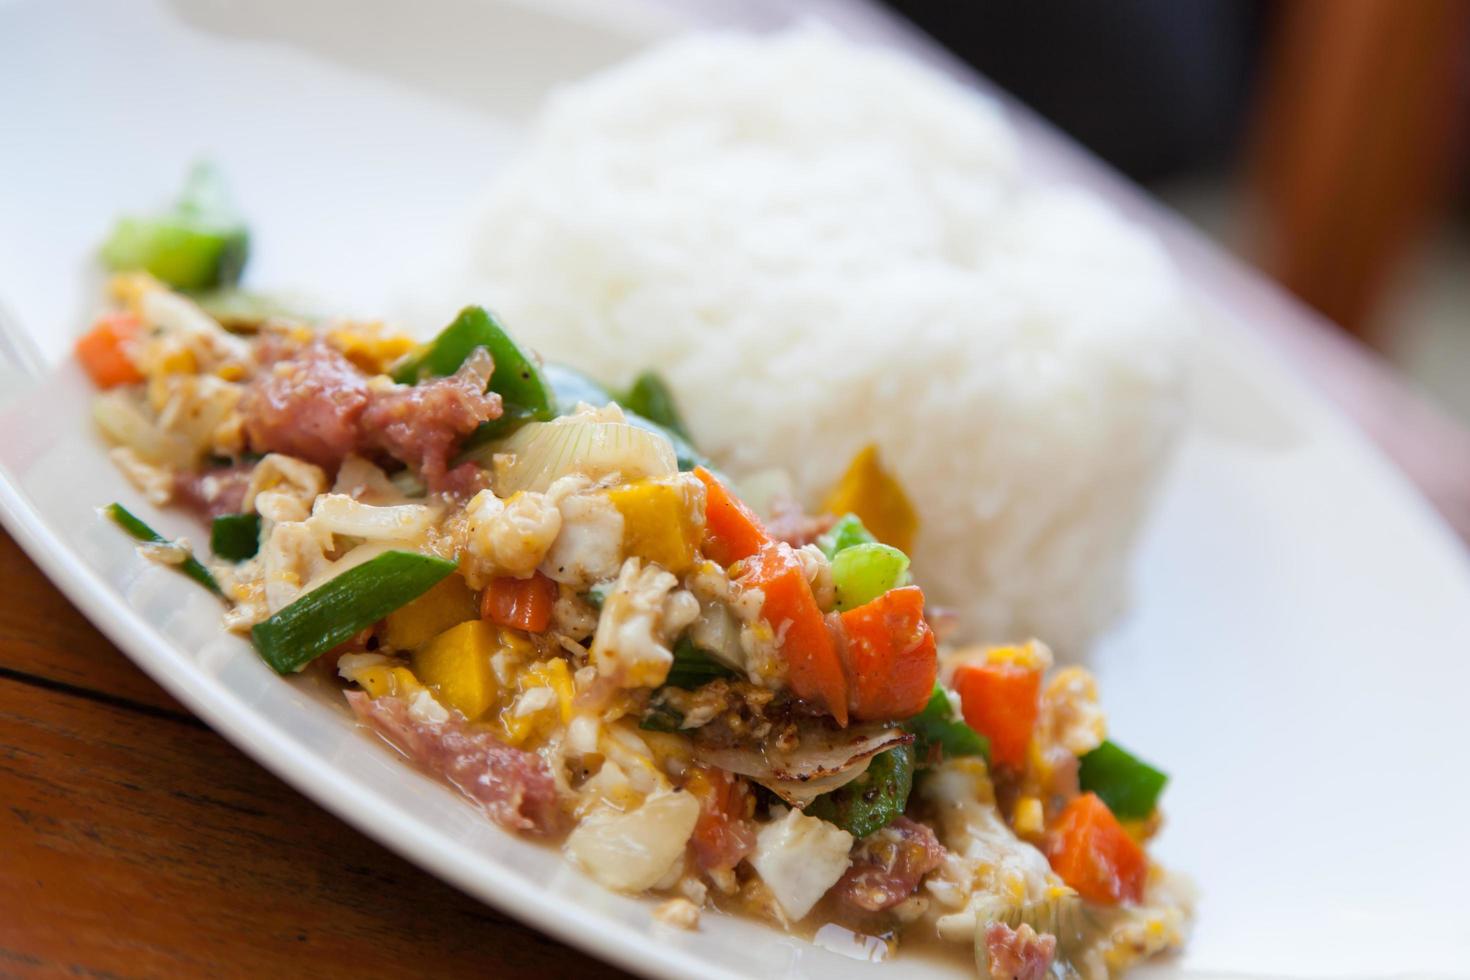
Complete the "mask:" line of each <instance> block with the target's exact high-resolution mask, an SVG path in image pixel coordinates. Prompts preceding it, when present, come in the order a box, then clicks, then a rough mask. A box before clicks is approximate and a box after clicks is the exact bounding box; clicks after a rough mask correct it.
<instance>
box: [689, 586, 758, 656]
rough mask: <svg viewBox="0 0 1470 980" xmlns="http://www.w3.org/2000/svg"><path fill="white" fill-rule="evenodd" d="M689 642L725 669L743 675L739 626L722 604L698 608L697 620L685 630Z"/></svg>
mask: <svg viewBox="0 0 1470 980" xmlns="http://www.w3.org/2000/svg"><path fill="white" fill-rule="evenodd" d="M689 639H691V640H693V641H694V645H695V646H696V647H698V648H699V649H701V650H703V651H705V652H706V653H708V654H709V655H710V656H711V657H714V658H715V659H716V660H718V661H719V662H720V663H722V664H724V665H725V666H726V667H729V668H731V669H732V670H737V671H739V672H740V673H742V674H743V673H745V651H744V649H743V648H742V647H741V646H740V622H739V620H737V619H736V618H735V614H734V613H732V612H730V608H729V607H728V606H726V605H725V604H724V603H722V602H718V601H710V602H701V603H700V604H699V618H698V619H696V620H695V621H694V625H692V626H690V627H689Z"/></svg>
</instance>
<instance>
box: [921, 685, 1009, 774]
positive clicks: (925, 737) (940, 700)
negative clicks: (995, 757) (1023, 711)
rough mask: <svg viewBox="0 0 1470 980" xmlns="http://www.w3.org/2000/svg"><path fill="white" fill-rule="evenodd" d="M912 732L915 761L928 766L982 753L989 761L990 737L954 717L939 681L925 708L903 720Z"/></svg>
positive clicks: (951, 705) (947, 697) (952, 707)
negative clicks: (945, 760)
mask: <svg viewBox="0 0 1470 980" xmlns="http://www.w3.org/2000/svg"><path fill="white" fill-rule="evenodd" d="M903 727H904V728H906V729H908V730H909V731H911V732H913V733H914V756H915V758H916V759H917V760H918V764H919V765H921V766H923V765H929V764H931V763H937V762H941V761H943V760H944V759H956V758H959V757H960V756H966V755H979V756H984V757H985V761H986V762H989V761H990V740H989V739H987V738H986V737H985V736H984V735H981V734H980V733H979V732H977V731H975V729H973V728H971V727H970V726H969V725H967V724H965V721H964V719H963V718H956V717H955V711H954V705H953V704H951V703H950V700H949V695H948V694H946V693H945V691H944V688H943V687H941V686H940V685H938V684H935V685H934V693H933V694H932V695H930V697H929V703H928V704H926V705H924V710H923V711H920V712H919V713H918V714H916V715H914V716H913V717H912V718H910V719H909V720H908V721H906V722H904V723H903Z"/></svg>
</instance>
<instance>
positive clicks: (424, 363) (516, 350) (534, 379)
mask: <svg viewBox="0 0 1470 980" xmlns="http://www.w3.org/2000/svg"><path fill="white" fill-rule="evenodd" d="M477 347H483V348H485V349H486V350H487V351H489V352H490V356H491V358H493V359H494V361H495V373H494V374H492V375H491V376H490V384H489V387H488V389H487V390H489V391H493V392H495V393H497V394H498V395H500V401H501V409H502V413H501V416H500V418H498V419H491V420H490V421H488V422H484V423H482V424H481V425H480V427H479V428H478V429H476V430H475V431H474V432H473V433H471V434H470V436H469V438H468V439H466V440H465V445H466V446H474V445H478V444H479V443H482V442H487V441H489V440H491V439H498V438H500V437H501V436H504V435H508V434H510V433H511V432H512V431H514V430H515V429H517V428H519V427H520V426H521V425H522V424H523V423H525V422H529V421H531V420H533V419H535V420H537V421H540V422H545V421H547V420H549V419H553V418H555V417H556V395H555V392H553V391H552V388H551V385H550V384H549V383H548V382H547V380H546V376H545V375H544V374H543V373H542V370H541V366H540V365H539V364H537V363H536V360H535V358H533V357H532V356H531V355H530V354H529V353H527V352H526V351H525V350H524V349H522V348H521V346H520V345H519V344H517V343H516V342H515V341H514V340H512V339H511V336H510V334H508V333H506V331H505V328H504V327H503V326H501V324H500V321H499V320H497V319H495V317H494V315H493V314H491V313H490V311H488V310H486V309H485V308H484V307H482V306H466V307H465V308H464V309H462V310H460V311H459V315H458V316H457V317H455V318H454V322H453V323H451V324H450V325H449V326H447V327H445V328H444V329H443V330H442V331H440V333H439V336H437V337H435V338H434V339H433V340H432V341H430V342H429V343H428V344H427V345H425V346H424V347H422V348H421V349H419V350H417V351H415V352H414V353H412V354H409V355H408V356H407V357H405V358H403V359H402V360H401V361H399V362H398V364H396V365H394V368H393V380H394V381H397V382H398V383H399V384H416V383H418V382H419V381H422V380H423V379H425V378H442V377H444V376H446V375H450V374H453V373H454V372H455V371H458V370H459V369H460V366H461V365H462V364H464V362H465V361H466V360H467V359H468V358H469V356H470V355H471V354H473V353H474V351H475V348H477Z"/></svg>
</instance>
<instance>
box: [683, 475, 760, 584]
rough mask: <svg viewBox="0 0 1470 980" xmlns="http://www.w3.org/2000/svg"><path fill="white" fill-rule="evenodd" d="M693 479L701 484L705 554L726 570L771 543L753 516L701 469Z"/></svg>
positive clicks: (732, 495) (741, 503)
mask: <svg viewBox="0 0 1470 980" xmlns="http://www.w3.org/2000/svg"><path fill="white" fill-rule="evenodd" d="M694 475H695V476H697V477H699V479H700V482H702V483H703V484H704V488H705V499H704V553H705V554H706V555H709V556H710V557H711V558H713V559H714V560H715V561H717V562H719V563H720V564H721V565H725V566H727V567H728V566H729V565H732V564H734V563H735V562H737V561H740V560H741V559H742V558H749V557H750V556H751V555H753V554H755V553H756V552H757V551H760V550H761V548H763V547H765V546H766V545H767V544H769V543H770V541H771V536H770V535H769V534H767V533H766V529H765V527H764V525H762V524H761V520H760V518H759V517H756V516H755V512H754V511H753V510H751V509H750V508H749V507H747V506H746V505H745V502H744V501H743V500H741V499H740V498H739V497H737V496H735V495H734V494H733V493H731V492H730V491H729V489H728V488H727V487H726V486H725V485H724V484H723V483H721V482H720V480H719V478H718V477H717V476H715V475H714V474H713V473H711V472H710V471H709V470H707V469H705V468H704V467H703V466H696V467H695V468H694Z"/></svg>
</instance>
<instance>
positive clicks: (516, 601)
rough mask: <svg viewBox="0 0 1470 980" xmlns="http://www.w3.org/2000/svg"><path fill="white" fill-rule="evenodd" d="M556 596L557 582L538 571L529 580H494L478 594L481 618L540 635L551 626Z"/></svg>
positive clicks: (506, 577) (503, 578)
mask: <svg viewBox="0 0 1470 980" xmlns="http://www.w3.org/2000/svg"><path fill="white" fill-rule="evenodd" d="M556 594H557V587H556V583H555V582H553V581H552V580H551V579H549V578H547V577H546V576H545V575H542V574H541V573H540V572H537V573H536V574H534V575H532V576H531V577H530V578H511V577H509V576H504V577H501V578H494V579H491V580H490V584H489V585H487V586H486V587H485V591H484V592H483V593H481V595H480V618H481V619H488V620H490V622H492V623H496V624H498V625H500V626H510V627H514V628H515V629H518V630H525V631H526V632H527V633H542V632H545V630H546V627H547V626H548V625H550V623H551V607H552V606H553V605H555V604H556Z"/></svg>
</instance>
